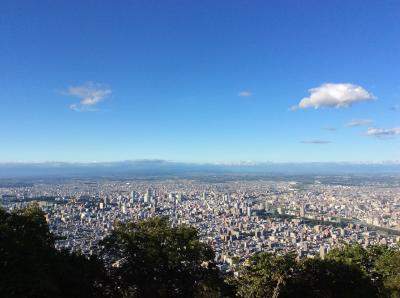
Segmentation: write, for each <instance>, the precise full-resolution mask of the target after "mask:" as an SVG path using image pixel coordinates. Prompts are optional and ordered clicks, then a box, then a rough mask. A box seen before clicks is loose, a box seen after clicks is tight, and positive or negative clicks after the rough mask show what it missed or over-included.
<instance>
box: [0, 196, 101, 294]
mask: <svg viewBox="0 0 400 298" xmlns="http://www.w3.org/2000/svg"><path fill="white" fill-rule="evenodd" d="M102 272H104V270H103V266H102V264H101V263H100V262H98V261H97V260H95V259H91V260H88V259H86V258H85V257H83V256H80V255H77V254H70V253H68V252H60V251H57V250H56V249H55V247H54V239H53V237H52V235H51V234H50V232H49V228H48V226H47V223H46V221H45V217H44V214H43V212H42V211H41V210H40V208H39V206H38V205H37V204H31V205H29V206H28V207H27V208H24V209H20V210H17V211H13V212H11V213H9V212H6V211H4V210H2V209H0V297H99V296H101V292H100V291H99V290H100V289H99V286H100V284H99V283H101V281H102V280H103V279H104V276H103V275H102Z"/></svg>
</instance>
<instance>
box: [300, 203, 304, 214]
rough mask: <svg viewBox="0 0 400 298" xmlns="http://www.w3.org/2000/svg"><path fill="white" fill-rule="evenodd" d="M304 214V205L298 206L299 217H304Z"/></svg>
mask: <svg viewBox="0 0 400 298" xmlns="http://www.w3.org/2000/svg"><path fill="white" fill-rule="evenodd" d="M304 216H305V210H304V205H301V206H300V217H304Z"/></svg>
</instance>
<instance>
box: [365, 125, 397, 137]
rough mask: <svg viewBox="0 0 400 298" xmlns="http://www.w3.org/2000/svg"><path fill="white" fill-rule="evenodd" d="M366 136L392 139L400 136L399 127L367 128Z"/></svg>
mask: <svg viewBox="0 0 400 298" xmlns="http://www.w3.org/2000/svg"><path fill="white" fill-rule="evenodd" d="M367 135H370V136H376V137H393V136H395V135H400V127H395V128H377V127H370V128H368V131H367Z"/></svg>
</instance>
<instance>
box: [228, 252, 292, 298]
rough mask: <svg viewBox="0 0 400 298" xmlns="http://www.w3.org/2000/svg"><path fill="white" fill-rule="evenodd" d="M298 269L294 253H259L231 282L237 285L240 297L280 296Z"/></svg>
mask: <svg viewBox="0 0 400 298" xmlns="http://www.w3.org/2000/svg"><path fill="white" fill-rule="evenodd" d="M297 270H298V264H297V262H296V259H295V255H293V254H285V255H282V256H279V255H274V254H271V253H259V254H256V255H255V256H253V257H252V258H250V259H249V260H248V261H247V262H246V263H245V264H244V265H243V266H242V267H241V268H240V271H239V276H240V278H238V279H236V280H231V283H233V284H235V285H236V287H237V295H238V296H240V297H280V295H282V292H285V291H286V289H287V282H288V281H289V280H290V279H291V278H292V276H293V275H294V274H296V272H297Z"/></svg>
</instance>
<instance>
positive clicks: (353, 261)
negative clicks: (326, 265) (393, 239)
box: [327, 244, 400, 297]
mask: <svg viewBox="0 0 400 298" xmlns="http://www.w3.org/2000/svg"><path fill="white" fill-rule="evenodd" d="M327 258H328V259H331V260H335V261H337V262H341V263H344V264H348V265H351V266H356V267H358V268H360V269H361V270H362V271H363V273H364V274H365V275H366V276H367V277H368V278H369V279H370V280H371V281H372V282H373V283H374V285H375V287H376V288H377V289H378V290H379V295H380V296H381V297H400V251H399V250H398V249H397V250H394V249H388V247H387V246H383V245H374V246H369V247H367V248H364V247H362V246H361V245H359V244H352V245H348V244H346V245H344V246H343V247H342V248H336V249H334V250H332V251H331V252H329V253H328V255H327Z"/></svg>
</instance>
